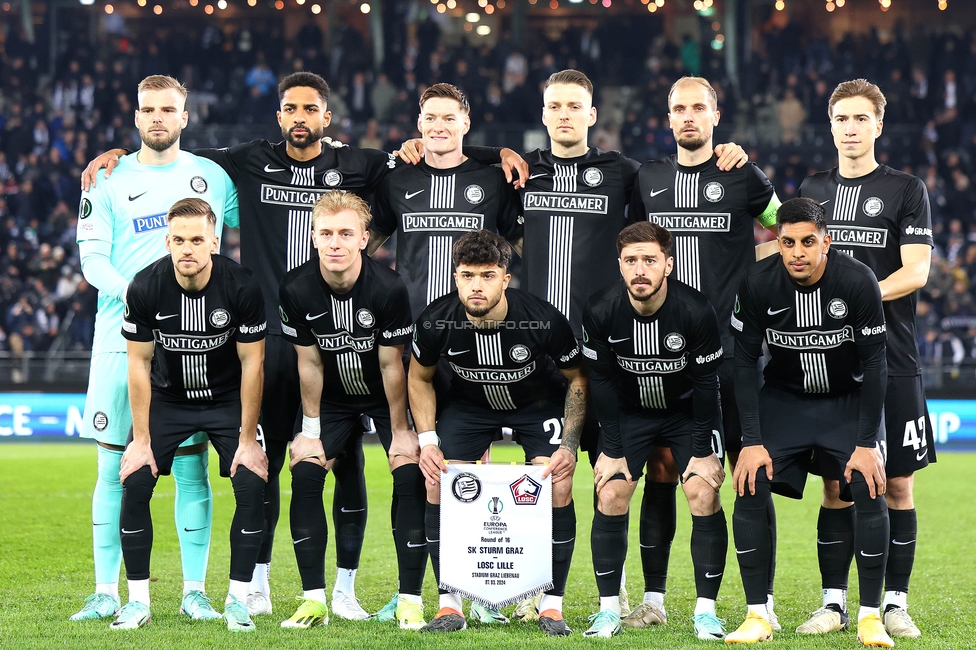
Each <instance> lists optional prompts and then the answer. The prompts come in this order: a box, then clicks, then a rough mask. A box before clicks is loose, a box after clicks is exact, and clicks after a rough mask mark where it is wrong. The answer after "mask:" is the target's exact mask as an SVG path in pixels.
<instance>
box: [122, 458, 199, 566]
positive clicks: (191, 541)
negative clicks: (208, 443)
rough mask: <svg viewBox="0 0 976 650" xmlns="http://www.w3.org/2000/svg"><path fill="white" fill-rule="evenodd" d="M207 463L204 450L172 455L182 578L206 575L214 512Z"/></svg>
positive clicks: (175, 515)
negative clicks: (190, 453)
mask: <svg viewBox="0 0 976 650" xmlns="http://www.w3.org/2000/svg"><path fill="white" fill-rule="evenodd" d="M208 464H209V460H208V454H207V452H203V453H201V454H193V455H191V456H177V457H176V458H174V459H173V479H174V480H175V482H176V507H175V513H174V518H175V519H176V531H177V533H178V535H179V539H180V556H181V557H182V559H183V580H192V581H196V582H204V581H205V580H206V578H207V562H208V560H209V559H210V531H211V519H212V514H213V493H212V492H211V490H210V480H209V477H208V472H207V467H208ZM116 534H117V531H116Z"/></svg>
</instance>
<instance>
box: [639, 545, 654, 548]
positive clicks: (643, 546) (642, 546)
mask: <svg viewBox="0 0 976 650" xmlns="http://www.w3.org/2000/svg"><path fill="white" fill-rule="evenodd" d="M640 547H641V548H657V544H651V545H650V546H646V545H644V544H641V545H640Z"/></svg>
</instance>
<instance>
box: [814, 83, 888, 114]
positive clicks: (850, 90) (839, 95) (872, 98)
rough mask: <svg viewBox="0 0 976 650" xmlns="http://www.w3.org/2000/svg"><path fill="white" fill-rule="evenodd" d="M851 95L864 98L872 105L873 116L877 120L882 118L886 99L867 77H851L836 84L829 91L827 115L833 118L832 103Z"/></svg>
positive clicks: (886, 102) (886, 103)
mask: <svg viewBox="0 0 976 650" xmlns="http://www.w3.org/2000/svg"><path fill="white" fill-rule="evenodd" d="M851 97H863V98H865V99H866V100H868V101H869V102H871V103H872V104H873V105H874V116H875V117H876V118H878V121H879V122H880V121H881V120H883V119H884V112H885V106H887V105H888V100H887V99H885V96H884V93H883V92H881V89H880V88H878V86H877V85H875V84H873V83H871V82H870V81H868V80H867V79H851V80H850V81H843V82H841V83H839V84H837V87H836V88H834V92H832V93H830V99H829V100H828V102H827V117H829V118H830V119H833V118H834V104H836V103H837V102H839V101H840V100H842V99H850V98H851Z"/></svg>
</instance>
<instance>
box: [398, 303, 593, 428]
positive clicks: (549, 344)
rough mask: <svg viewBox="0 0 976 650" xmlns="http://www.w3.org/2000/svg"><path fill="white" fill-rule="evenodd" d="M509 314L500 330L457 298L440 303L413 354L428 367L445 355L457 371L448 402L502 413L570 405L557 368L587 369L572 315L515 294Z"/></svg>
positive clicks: (421, 328)
mask: <svg viewBox="0 0 976 650" xmlns="http://www.w3.org/2000/svg"><path fill="white" fill-rule="evenodd" d="M505 295H506V297H507V300H508V313H507V314H506V316H505V320H503V321H500V322H499V323H497V326H496V327H493V328H477V327H475V325H474V323H472V322H471V321H469V320H468V317H467V314H466V313H465V311H464V305H463V304H461V299H460V298H459V297H458V296H457V294H456V293H455V294H451V295H447V296H443V297H441V298H438V299H437V300H435V301H434V302H432V303H431V304H430V305H428V306H427V308H426V309H424V311H423V313H421V315H420V319H419V320H418V321H417V328H416V334H415V335H414V342H413V354H414V357H416V358H417V361H419V362H420V363H421V364H422V365H424V366H428V367H429V366H433V365H436V364H437V362H438V360H439V359H440V358H441V357H443V358H444V359H445V360H446V361H447V363H448V365H449V366H450V369H451V388H450V393H449V395H448V398H449V399H451V400H452V401H463V402H467V403H469V404H473V405H475V406H480V407H482V408H488V409H494V410H496V411H514V410H516V409H520V408H523V407H526V406H529V405H530V404H534V403H537V402H543V401H550V402H556V403H558V404H560V405H561V404H562V403H563V397H564V395H565V392H566V389H565V383H561V382H560V377H558V374H557V373H556V368H562V369H565V368H573V367H576V366H578V365H580V352H579V346H578V344H577V342H576V337H575V336H574V335H573V331H572V329H570V326H569V322H568V321H567V320H566V318H565V316H563V315H562V314H560V313H559V312H558V311H557V310H556V309H555V307H553V306H552V305H550V304H549V303H547V302H546V301H544V300H541V299H539V298H536V297H535V296H532V295H530V294H528V293H526V292H524V291H520V290H518V289H507V290H506V292H505Z"/></svg>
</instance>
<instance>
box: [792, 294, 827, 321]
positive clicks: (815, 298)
mask: <svg viewBox="0 0 976 650" xmlns="http://www.w3.org/2000/svg"><path fill="white" fill-rule="evenodd" d="M821 325H823V311H822V310H821V309H820V289H817V290H816V291H814V292H813V293H800V292H797V293H796V326H797V327H820V326H821Z"/></svg>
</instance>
